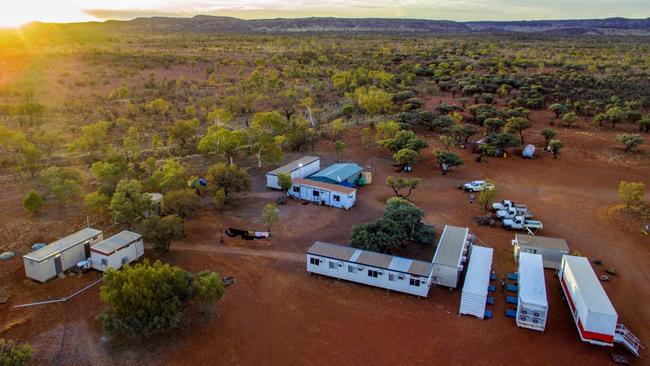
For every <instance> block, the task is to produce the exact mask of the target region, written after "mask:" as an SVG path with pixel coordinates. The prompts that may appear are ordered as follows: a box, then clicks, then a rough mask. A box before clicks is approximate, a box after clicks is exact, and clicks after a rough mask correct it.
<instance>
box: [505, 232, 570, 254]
mask: <svg viewBox="0 0 650 366" xmlns="http://www.w3.org/2000/svg"><path fill="white" fill-rule="evenodd" d="M515 240H516V241H517V243H518V244H519V245H526V246H529V247H538V248H550V249H559V250H563V251H566V252H568V251H569V244H567V242H566V240H564V239H560V238H549V237H546V236H532V235H526V234H515Z"/></svg>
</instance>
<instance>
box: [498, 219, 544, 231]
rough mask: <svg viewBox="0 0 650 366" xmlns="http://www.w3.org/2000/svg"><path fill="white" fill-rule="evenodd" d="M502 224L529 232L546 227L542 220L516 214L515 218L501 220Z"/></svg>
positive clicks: (507, 227) (505, 226) (510, 228)
mask: <svg viewBox="0 0 650 366" xmlns="http://www.w3.org/2000/svg"><path fill="white" fill-rule="evenodd" d="M501 226H503V227H504V228H506V229H508V230H523V231H527V232H529V233H536V232H538V231H540V230H542V229H543V228H544V225H542V222H541V221H537V220H526V219H525V218H524V217H523V216H515V218H513V219H505V220H503V221H501Z"/></svg>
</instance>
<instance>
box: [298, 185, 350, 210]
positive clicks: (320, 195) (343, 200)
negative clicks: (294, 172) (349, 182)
mask: <svg viewBox="0 0 650 366" xmlns="http://www.w3.org/2000/svg"><path fill="white" fill-rule="evenodd" d="M287 195H288V196H289V197H293V198H297V199H301V200H304V201H309V202H314V203H316V204H318V205H325V206H332V207H338V208H344V209H346V210H347V209H350V208H351V207H352V206H354V204H355V202H356V201H357V190H356V189H355V188H352V187H347V186H341V185H338V184H329V183H323V182H319V181H315V180H311V179H302V178H295V179H294V180H293V183H292V185H291V188H290V189H289V191H288V192H287Z"/></svg>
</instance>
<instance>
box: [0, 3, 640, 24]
mask: <svg viewBox="0 0 650 366" xmlns="http://www.w3.org/2000/svg"><path fill="white" fill-rule="evenodd" d="M197 14H207V15H223V16H234V17H238V18H243V19H259V18H279V17H285V18H295V17H309V16H335V17H350V18H362V17H386V18H420V19H447V20H457V21H468V20H534V19H588V18H608V17H628V18H647V17H650V0H610V1H604V0H348V1H345V0H0V27H16V26H20V25H23V24H25V23H28V22H31V21H44V22H78V21H102V20H107V19H118V20H126V19H133V18H136V17H142V16H181V17H189V16H193V15H197Z"/></svg>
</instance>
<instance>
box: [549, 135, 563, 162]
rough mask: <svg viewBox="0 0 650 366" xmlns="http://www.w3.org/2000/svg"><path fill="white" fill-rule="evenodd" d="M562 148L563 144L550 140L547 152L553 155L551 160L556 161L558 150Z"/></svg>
mask: <svg viewBox="0 0 650 366" xmlns="http://www.w3.org/2000/svg"><path fill="white" fill-rule="evenodd" d="M563 147H564V143H563V142H562V141H560V140H551V141H549V143H548V150H549V151H550V152H551V153H552V154H553V159H557V156H558V155H560V150H562V148H563Z"/></svg>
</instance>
